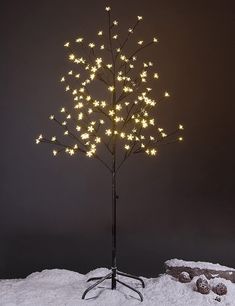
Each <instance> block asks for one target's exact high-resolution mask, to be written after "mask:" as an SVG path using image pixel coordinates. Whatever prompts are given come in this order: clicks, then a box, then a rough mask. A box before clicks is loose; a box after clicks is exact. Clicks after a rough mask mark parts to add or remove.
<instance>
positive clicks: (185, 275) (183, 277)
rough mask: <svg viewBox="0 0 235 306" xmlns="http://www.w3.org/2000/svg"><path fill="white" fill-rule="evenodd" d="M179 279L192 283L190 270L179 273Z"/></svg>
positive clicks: (182, 281)
mask: <svg viewBox="0 0 235 306" xmlns="http://www.w3.org/2000/svg"><path fill="white" fill-rule="evenodd" d="M179 281H180V282H181V283H190V282H191V277H190V275H189V273H188V272H181V273H180V275H179Z"/></svg>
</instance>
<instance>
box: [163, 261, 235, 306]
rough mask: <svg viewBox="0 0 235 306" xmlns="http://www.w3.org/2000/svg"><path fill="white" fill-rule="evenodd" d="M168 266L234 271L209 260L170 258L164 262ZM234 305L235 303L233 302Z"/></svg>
mask: <svg viewBox="0 0 235 306" xmlns="http://www.w3.org/2000/svg"><path fill="white" fill-rule="evenodd" d="M165 263H166V264H167V265H168V266H169V267H189V268H193V269H194V268H199V269H208V270H216V271H219V270H220V271H235V269H233V268H229V267H226V266H221V265H220V264H218V263H217V264H214V263H210V262H203V261H185V260H182V259H177V258H174V259H170V260H167V261H166V262H165ZM234 305H235V304H234Z"/></svg>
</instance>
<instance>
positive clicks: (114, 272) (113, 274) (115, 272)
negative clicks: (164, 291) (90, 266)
mask: <svg viewBox="0 0 235 306" xmlns="http://www.w3.org/2000/svg"><path fill="white" fill-rule="evenodd" d="M117 275H121V276H124V277H127V278H133V279H136V280H138V281H139V282H141V285H142V287H143V288H145V284H144V281H143V280H142V279H141V278H140V277H137V276H134V275H131V274H127V273H124V272H121V271H118V270H117V268H112V271H111V272H110V273H109V274H107V275H105V276H99V277H91V278H89V279H88V280H87V281H88V282H90V281H95V280H97V282H96V283H94V284H93V285H91V286H90V287H89V288H87V289H86V290H85V291H84V293H83V295H82V299H85V296H86V294H87V293H88V292H89V291H91V290H92V289H93V288H95V287H96V286H98V285H99V284H100V283H102V282H103V281H105V280H106V279H111V281H112V287H111V288H112V289H116V283H119V284H121V285H123V286H125V287H127V288H129V289H131V290H133V291H135V292H136V293H137V294H138V295H139V297H140V300H141V302H143V295H142V294H141V293H140V292H139V291H138V290H137V289H135V288H133V287H131V286H130V285H128V284H126V283H124V282H123V281H120V280H119V279H118V278H117Z"/></svg>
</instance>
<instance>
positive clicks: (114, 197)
mask: <svg viewBox="0 0 235 306" xmlns="http://www.w3.org/2000/svg"><path fill="white" fill-rule="evenodd" d="M113 147H114V150H113V165H112V272H113V273H112V289H116V274H117V247H116V237H117V234H116V228H117V224H116V222H117V207H116V204H117V192H116V148H115V145H114V146H113Z"/></svg>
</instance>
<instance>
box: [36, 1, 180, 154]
mask: <svg viewBox="0 0 235 306" xmlns="http://www.w3.org/2000/svg"><path fill="white" fill-rule="evenodd" d="M105 10H106V11H107V12H108V13H109V14H110V11H111V8H110V7H109V6H107V7H105ZM142 20H143V17H142V16H137V22H136V25H137V24H138V23H139V22H140V21H142ZM118 24H119V23H118V21H117V20H113V21H112V24H111V27H110V28H111V30H112V27H117V26H118ZM134 30H135V26H134V27H129V28H128V37H129V35H131V34H133V33H134ZM111 33H112V34H111V36H110V39H113V40H117V42H113V43H112V44H113V45H115V44H119V45H120V46H119V47H118V48H117V47H115V46H112V44H111V46H110V47H108V48H113V50H112V51H116V52H117V56H116V60H117V61H119V62H120V68H118V69H117V70H115V68H116V67H118V66H117V64H116V62H115V63H114V62H112V63H107V64H106V63H105V61H104V58H103V57H102V56H100V55H98V53H97V52H98V51H99V50H98V49H100V50H104V49H105V48H106V47H105V45H104V44H101V45H100V44H98V43H97V42H89V43H88V44H87V45H86V46H85V45H84V44H83V46H84V47H87V48H90V49H92V52H91V53H93V55H94V58H93V59H92V60H91V59H86V58H85V57H82V56H80V57H77V55H76V53H71V49H72V43H71V42H65V43H64V47H65V48H68V50H69V51H70V53H69V54H68V60H69V61H71V62H72V63H74V64H76V65H80V66H76V67H81V69H82V70H83V71H84V73H82V72H81V70H80V71H79V72H77V71H76V69H74V70H69V71H68V72H67V74H66V75H65V76H62V77H61V79H60V82H61V83H63V85H64V88H65V91H66V92H68V94H71V95H72V97H73V100H74V101H75V106H74V110H75V111H76V113H75V115H72V113H70V112H68V111H67V110H66V109H65V107H62V108H61V109H60V113H61V114H62V115H64V116H65V118H64V119H65V120H62V121H59V120H57V118H55V115H50V116H49V119H50V120H54V121H55V122H57V123H58V124H60V125H61V126H62V127H63V129H64V130H63V135H64V136H67V137H72V138H73V140H76V139H77V141H79V142H78V143H76V144H73V145H72V146H69V147H67V146H66V145H63V148H62V149H61V150H56V149H54V150H53V151H52V153H53V155H54V156H56V155H58V153H60V152H63V151H64V152H66V153H68V154H69V155H71V156H72V155H74V154H75V153H77V152H83V153H85V155H86V156H88V157H93V156H97V153H96V151H97V145H98V144H100V143H102V142H103V141H102V138H103V136H107V137H108V138H109V139H110V141H109V142H108V145H109V143H111V144H112V139H113V137H116V136H118V137H119V139H120V140H123V141H124V142H126V143H124V145H123V148H124V149H125V150H126V151H128V154H130V153H131V152H132V150H133V148H134V147H135V145H136V147H137V151H138V150H139V151H141V152H145V153H146V154H147V155H151V156H155V155H156V153H157V150H156V148H154V147H151V148H150V147H149V146H150V145H151V144H154V143H155V142H156V141H157V140H158V138H157V137H154V136H152V135H150V136H148V137H146V136H145V135H143V134H141V131H142V130H143V131H147V128H148V127H151V126H155V119H154V118H151V117H150V112H151V110H152V108H153V107H155V106H156V104H157V102H156V101H155V100H154V99H152V98H151V97H150V93H151V92H152V88H151V87H149V86H146V85H147V84H148V82H149V76H150V75H151V76H152V79H153V80H154V79H158V78H159V74H158V73H157V72H152V73H151V74H150V73H148V69H150V68H151V67H153V63H152V62H150V61H146V62H144V63H143V68H142V70H141V72H138V74H137V76H138V77H134V76H132V75H131V74H128V73H129V71H133V74H134V72H135V69H137V67H138V65H134V62H135V61H137V56H136V53H137V52H134V53H133V54H134V55H133V56H128V55H126V54H124V53H123V49H122V44H121V43H120V42H119V35H118V34H117V33H115V32H114V33H113V31H112V32H111ZM97 36H98V38H102V37H103V36H104V31H103V30H99V31H98V32H97ZM104 38H105V37H104ZM75 42H76V43H78V44H82V43H83V42H84V38H83V37H77V38H76V39H75ZM157 42H158V39H157V38H156V37H153V39H152V42H151V43H157ZM137 45H138V49H137V51H138V50H141V49H143V48H145V47H146V46H147V45H149V44H148V43H147V44H145V42H144V40H142V39H141V40H138V41H137ZM96 46H98V48H96ZM123 67H125V69H123ZM127 68H128V69H127ZM105 69H106V71H107V70H109V71H110V72H111V73H113V74H114V71H115V75H114V78H115V80H117V81H118V82H119V83H118V84H120V86H117V85H116V83H115V82H110V81H107V80H108V78H107V79H103V74H102V73H103V72H104V71H105ZM100 71H101V72H102V73H100ZM109 71H108V72H107V73H109ZM87 74H88V76H87V77H86V78H85V79H83V80H82V77H84V75H87ZM71 78H74V79H75V80H76V81H77V82H79V81H80V80H81V82H80V87H79V86H76V87H75V86H74V85H73V84H74V82H73V81H71ZM97 79H98V80H100V79H101V81H103V82H104V83H105V85H106V86H107V90H108V91H109V92H111V93H112V96H116V98H117V97H118V93H119V91H120V93H121V95H120V101H119V102H118V103H116V104H114V105H113V104H112V103H109V102H108V101H106V100H97V99H94V98H93V97H92V95H91V94H90V93H88V85H90V84H91V83H92V82H93V81H95V80H97ZM141 86H142V88H143V90H142V91H141V90H139V88H140V87H141ZM120 88H121V90H120ZM137 89H138V95H137V97H133V98H132V102H129V101H126V97H129V96H131V95H133V93H135V92H137ZM164 97H166V98H168V97H170V94H169V93H168V92H167V91H165V92H164ZM128 100H129V98H128ZM130 101H131V99H130ZM97 115H98V116H100V118H97ZM92 118H96V121H94V120H93V121H89V120H92ZM107 118H108V119H107ZM72 122H73V123H74V122H75V125H74V126H73V127H72ZM76 122H77V123H76ZM127 122H128V125H127ZM130 124H131V125H132V126H133V128H132V129H131V128H130V126H131V125H130ZM101 126H104V128H100V127H101ZM71 129H74V130H75V132H73V131H72V130H71ZM155 129H156V127H155ZM178 130H183V126H182V125H181V124H180V125H179V126H178ZM130 131H131V132H130ZM157 132H158V133H159V135H160V137H161V138H166V137H168V134H167V133H165V131H164V130H163V129H162V128H157ZM102 134H103V135H102ZM178 141H183V137H182V136H180V137H178ZM41 142H47V143H53V144H55V145H57V146H59V145H60V144H61V143H60V142H59V141H57V137H56V136H53V137H51V138H50V139H44V138H43V136H42V135H39V137H38V138H37V139H36V143H37V144H39V143H41ZM104 143H105V141H104ZM80 145H81V146H82V147H80ZM106 145H107V143H106Z"/></svg>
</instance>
